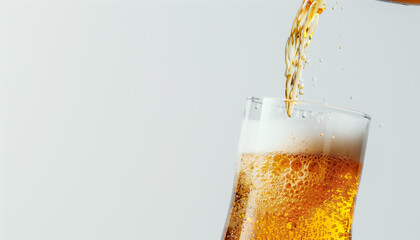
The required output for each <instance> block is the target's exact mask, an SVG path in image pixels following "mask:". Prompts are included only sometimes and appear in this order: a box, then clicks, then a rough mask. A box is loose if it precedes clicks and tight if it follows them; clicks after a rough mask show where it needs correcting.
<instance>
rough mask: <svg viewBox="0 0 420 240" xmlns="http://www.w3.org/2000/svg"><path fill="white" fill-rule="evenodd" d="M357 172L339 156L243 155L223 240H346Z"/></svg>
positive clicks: (352, 163) (358, 167) (355, 163)
mask: <svg viewBox="0 0 420 240" xmlns="http://www.w3.org/2000/svg"><path fill="white" fill-rule="evenodd" d="M361 168H362V165H361V164H360V163H359V162H358V161H355V160H353V159H350V158H348V157H342V156H325V155H321V154H304V153H301V154H286V153H281V152H270V153H266V154H243V155H242V158H241V160H240V163H239V166H238V172H237V176H236V180H235V185H236V188H235V190H234V195H233V198H232V199H233V202H232V207H231V211H230V215H229V217H228V221H227V223H226V230H225V233H224V239H225V240H234V239H235V240H248V239H267V240H268V239H282V240H286V239H308V240H309V239H311V240H314V239H328V240H330V239H351V225H352V221H353V209H354V203H355V198H356V195H357V189H358V185H359V178H360V174H361Z"/></svg>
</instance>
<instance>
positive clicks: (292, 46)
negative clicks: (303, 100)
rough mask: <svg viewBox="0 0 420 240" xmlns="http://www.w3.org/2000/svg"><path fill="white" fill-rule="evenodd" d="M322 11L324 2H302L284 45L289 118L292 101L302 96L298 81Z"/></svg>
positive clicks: (300, 84)
mask: <svg viewBox="0 0 420 240" xmlns="http://www.w3.org/2000/svg"><path fill="white" fill-rule="evenodd" d="M324 10H325V0H304V1H303V3H302V6H301V8H300V9H299V12H298V14H297V16H296V18H295V20H294V22H293V26H292V31H291V33H290V37H289V39H288V41H287V44H286V73H285V75H286V110H287V115H288V116H289V117H290V116H291V115H292V111H293V106H294V105H295V102H294V101H296V100H297V99H298V96H299V94H301V95H302V94H303V90H302V89H303V83H300V79H301V78H302V71H303V68H304V66H305V60H306V59H305V52H306V48H307V47H308V46H309V43H310V42H311V39H312V35H313V34H314V31H315V28H316V26H317V25H318V18H319V14H321V13H322V12H323V11H324Z"/></svg>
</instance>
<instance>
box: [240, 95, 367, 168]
mask: <svg viewBox="0 0 420 240" xmlns="http://www.w3.org/2000/svg"><path fill="white" fill-rule="evenodd" d="M368 125H369V117H368V116H366V115H363V114H361V113H357V112H354V111H348V110H343V109H338V108H331V107H327V106H323V105H311V104H300V105H299V104H298V105H296V106H295V109H294V112H293V115H292V117H290V118H289V117H288V116H287V115H286V113H285V109H284V103H283V102H282V101H278V100H277V101H274V100H272V99H271V101H270V99H268V100H267V99H262V100H261V99H260V100H255V99H250V100H249V101H248V104H247V110H246V112H245V119H244V123H243V126H242V132H241V139H240V147H239V151H240V153H241V154H242V153H266V152H286V153H319V154H324V155H346V156H349V157H352V158H353V159H355V160H359V159H362V158H363V154H364V146H365V143H366V139H367V130H368Z"/></svg>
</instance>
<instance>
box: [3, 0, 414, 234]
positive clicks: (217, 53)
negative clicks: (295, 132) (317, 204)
mask: <svg viewBox="0 0 420 240" xmlns="http://www.w3.org/2000/svg"><path fill="white" fill-rule="evenodd" d="M300 3H301V1H300V0H241V1H239V0H189V1H188V0H172V1H169V0H153V1H152V0H149V1H142V0H140V1H134V0H133V1H129V0H103V1H100V0H74V1H70V0H37V1H35V0H31V1H29V0H26V1H24V0H8V1H6V0H3V1H0V239H4V240H27V239H31V240H57V239H60V240H67V239H72V240H73V239H75V240H76V239H77V240H85V239H86V240H91V239H101V240H111V239H118V240H129V239H136V240H137V239H141V240H143V239H144V240H155V239H159V240H160V239H171V240H178V239H179V240H190V239H191V240H193V239H201V240H214V239H220V237H221V234H222V231H223V227H224V222H225V219H226V214H227V212H228V207H229V203H230V197H231V191H232V184H233V177H234V168H235V162H236V152H237V145H238V139H239V131H240V124H241V121H242V114H243V108H244V105H245V101H244V99H245V98H246V97H248V96H271V97H282V96H283V93H284V77H283V74H284V69H285V64H284V46H285V43H286V40H287V37H288V35H289V31H290V28H291V25H292V22H293V19H294V16H295V14H296V12H297V10H298V7H299V5H300ZM327 4H328V8H327V10H326V12H325V13H324V14H323V15H322V16H321V18H320V23H319V26H318V29H317V31H316V33H315V35H314V38H313V41H312V44H311V45H310V46H309V52H308V55H307V56H308V58H309V59H310V60H311V62H310V64H308V65H307V67H306V69H305V73H304V79H305V84H306V88H305V92H306V93H305V95H304V96H303V97H301V99H304V100H310V101H316V102H323V101H325V102H328V103H329V104H333V105H339V106H344V107H350V108H355V109H358V110H361V111H364V112H367V113H369V114H370V115H371V116H372V118H373V121H372V125H371V129H370V138H369V142H368V147H367V154H366V160H365V166H364V172H363V180H362V183H361V188H360V192H359V193H360V194H359V198H358V202H357V207H356V215H355V223H354V239H355V240H372V239H390V240H395V239H404V240H410V239H413V240H414V239H420V233H419V231H418V226H419V225H420V217H419V216H420V207H419V202H420V190H419V183H420V174H419V169H420V162H419V160H420V159H419V158H420V157H419V156H420V155H419V148H418V143H419V139H418V136H419V135H420V127H419V117H420V114H419V110H418V105H419V103H420V102H419V101H420V96H419V94H418V91H419V90H420V81H419V80H420V77H419V76H420V75H419V67H420V64H419V63H420V60H419V57H420V54H419V53H420V44H419V38H420V31H419V26H418V24H419V22H420V7H407V6H401V5H394V4H388V3H384V2H379V1H374V0H340V1H338V3H336V1H335V0H334V1H328V3H327ZM333 6H335V7H336V8H335V10H332V7H333ZM342 8H343V9H342ZM339 46H342V49H341V50H340V49H339ZM321 59H322V62H321V61H320V60H321ZM314 77H316V78H317V79H318V80H317V81H316V82H315V86H313V85H314V82H313V81H312V78H314ZM351 97H353V99H351ZM324 98H325V99H324ZM379 125H381V126H382V125H383V126H382V127H380V126H379Z"/></svg>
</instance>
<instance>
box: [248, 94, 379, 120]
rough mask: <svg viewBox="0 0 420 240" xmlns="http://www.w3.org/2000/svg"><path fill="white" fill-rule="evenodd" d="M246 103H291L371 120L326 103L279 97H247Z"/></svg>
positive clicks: (351, 110) (355, 112)
mask: <svg viewBox="0 0 420 240" xmlns="http://www.w3.org/2000/svg"><path fill="white" fill-rule="evenodd" d="M246 100H247V101H255V102H261V103H263V102H264V101H269V102H278V103H280V102H283V103H284V102H286V101H288V102H293V103H295V104H296V106H299V105H305V106H317V107H320V108H324V109H327V110H328V109H329V110H335V111H339V112H343V113H347V114H352V115H356V116H359V117H362V118H365V119H367V120H369V121H371V120H372V118H371V117H370V115H369V114H367V113H364V112H361V111H358V110H354V109H351V108H345V107H339V106H335V105H330V104H328V103H317V102H310V101H301V100H287V99H285V98H279V97H247V98H246Z"/></svg>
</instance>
